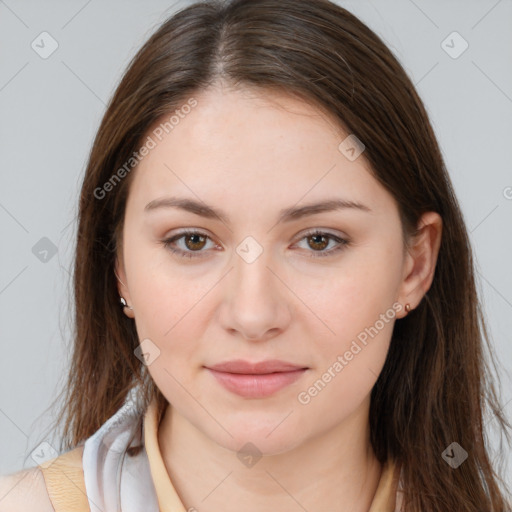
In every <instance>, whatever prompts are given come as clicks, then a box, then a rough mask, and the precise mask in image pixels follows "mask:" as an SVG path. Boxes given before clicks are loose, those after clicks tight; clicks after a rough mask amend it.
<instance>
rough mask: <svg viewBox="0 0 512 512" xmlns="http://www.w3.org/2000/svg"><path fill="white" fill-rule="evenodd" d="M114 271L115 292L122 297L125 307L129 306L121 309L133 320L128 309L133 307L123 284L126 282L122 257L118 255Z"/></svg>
mask: <svg viewBox="0 0 512 512" xmlns="http://www.w3.org/2000/svg"><path fill="white" fill-rule="evenodd" d="M114 271H115V274H116V279H117V291H118V292H119V295H120V297H123V298H124V300H125V301H126V303H127V305H128V306H129V307H124V308H123V311H124V314H125V315H126V316H127V317H129V318H135V315H134V313H133V310H132V309H130V307H133V306H132V300H131V296H130V291H129V289H128V286H127V285H126V284H125V283H126V281H127V280H126V271H125V269H124V262H123V256H122V255H118V256H117V257H116V262H115V266H114Z"/></svg>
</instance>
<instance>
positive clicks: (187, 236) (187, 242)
mask: <svg viewBox="0 0 512 512" xmlns="http://www.w3.org/2000/svg"><path fill="white" fill-rule="evenodd" d="M208 240H210V237H209V236H208V235H206V234H205V233H201V232H199V231H185V232H182V233H180V234H178V235H175V236H173V237H171V238H168V239H166V240H163V241H162V244H163V245H164V247H165V248H166V249H168V250H169V251H171V252H172V253H175V254H178V255H179V256H183V257H184V258H198V257H202V256H203V253H206V252H207V251H203V250H202V249H203V248H204V247H205V246H206V243H207V241H208ZM179 241H183V243H182V244H178V243H177V242H179ZM180 245H181V246H180Z"/></svg>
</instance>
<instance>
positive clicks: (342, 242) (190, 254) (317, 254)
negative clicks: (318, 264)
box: [162, 229, 350, 259]
mask: <svg viewBox="0 0 512 512" xmlns="http://www.w3.org/2000/svg"><path fill="white" fill-rule="evenodd" d="M192 235H199V236H201V237H204V238H207V239H209V240H211V238H210V237H209V236H208V235H207V234H206V233H202V232H201V231H194V230H191V231H183V232H181V233H179V234H177V235H174V236H173V237H171V238H168V239H165V240H162V244H163V246H164V247H165V248H166V249H168V250H169V251H171V252H172V253H174V254H177V255H178V256H181V257H183V258H189V259H192V258H203V257H204V256H202V255H201V256H200V255H199V254H196V253H201V252H205V251H201V250H199V251H184V250H182V249H175V248H174V247H172V245H171V244H172V243H173V242H175V241H176V240H179V239H181V238H186V237H188V236H192ZM316 235H321V236H324V237H326V238H328V239H331V240H334V241H335V242H338V244H339V245H338V246H337V247H335V248H334V249H330V250H328V251H308V252H312V253H313V254H312V255H311V256H309V257H310V258H325V257H327V256H331V255H333V254H334V253H338V252H339V251H341V250H343V249H344V248H345V247H346V246H347V245H349V244H350V242H349V240H346V239H344V238H340V237H339V236H336V235H333V234H332V233H329V232H325V231H320V230H318V229H313V230H311V231H308V232H306V233H305V234H304V235H303V236H302V238H301V239H300V240H299V242H300V241H302V240H304V239H305V238H308V237H311V236H316Z"/></svg>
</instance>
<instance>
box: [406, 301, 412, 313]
mask: <svg viewBox="0 0 512 512" xmlns="http://www.w3.org/2000/svg"><path fill="white" fill-rule="evenodd" d="M405 311H406V313H409V312H410V311H411V305H410V304H409V303H407V304H406V305H405Z"/></svg>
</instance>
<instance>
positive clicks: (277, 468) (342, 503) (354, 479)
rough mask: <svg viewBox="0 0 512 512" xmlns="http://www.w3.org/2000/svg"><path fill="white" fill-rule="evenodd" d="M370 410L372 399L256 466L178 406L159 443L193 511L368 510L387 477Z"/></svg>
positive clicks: (176, 485) (170, 411)
mask: <svg viewBox="0 0 512 512" xmlns="http://www.w3.org/2000/svg"><path fill="white" fill-rule="evenodd" d="M368 408H369V401H367V402H365V403H364V404H363V406H362V407H361V408H360V409H358V410H357V411H356V412H355V413H354V414H353V415H352V416H351V417H349V418H347V419H346V420H345V421H344V422H343V423H342V424H341V425H337V426H336V428H334V429H331V430H330V431H327V432H323V433H322V435H320V436H317V437H315V438H311V439H309V440H308V441H307V442H306V443H302V444H301V445H299V446H297V447H295V448H294V449H292V450H289V451H286V452H283V453H279V454H274V455H263V456H262V457H261V459H259V460H258V461H257V462H256V463H255V464H254V465H251V466H245V465H244V464H242V463H241V462H240V460H239V459H238V457H237V453H236V452H233V451H232V450H228V449H226V448H224V447H223V446H221V445H219V444H218V443H216V442H215V441H213V440H212V439H210V438H209V437H207V436H205V435H204V434H203V433H202V432H201V431H200V430H198V429H197V428H196V427H195V426H194V425H192V424H191V423H190V422H189V421H188V420H187V419H186V418H185V417H183V416H182V415H180V414H179V413H178V411H177V410H176V409H174V408H172V407H168V408H167V410H166V412H165V414H164V417H163V419H162V422H161V424H160V427H159V430H158V440H159V445H160V450H161V453H162V458H163V461H164V464H165V466H166V469H167V472H168V474H169V476H170V479H171V481H172V483H173V486H174V488H175V489H176V492H177V493H178V495H179V496H180V499H181V501H182V502H183V504H184V505H185V509H186V510H195V509H196V510H200V511H201V512H218V511H219V510H222V511H223V512H235V511H237V512H238V511H239V510H244V511H245V512H259V511H261V510H279V511H282V512H288V511H290V512H292V511H293V512H297V511H298V510H300V509H301V508H302V509H303V510H307V511H308V512H316V511H318V512H319V511H324V510H336V512H348V511H350V512H367V511H368V510H369V508H370V506H371V503H372V500H373V497H374V495H375V492H376V489H377V485H378V482H379V479H380V476H381V472H382V467H381V465H380V463H379V462H378V460H377V459H376V457H375V454H374V452H373V450H372V448H371V444H370V432H369V424H368Z"/></svg>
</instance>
